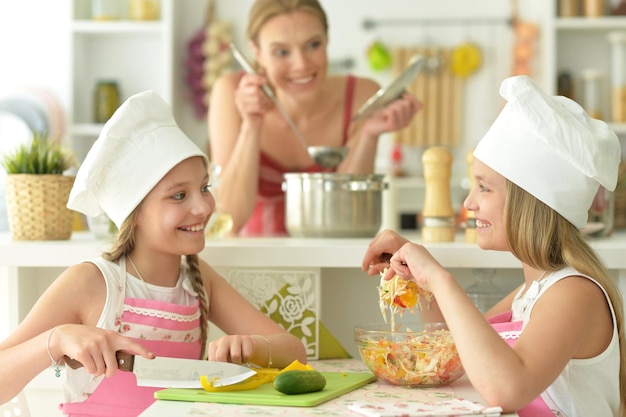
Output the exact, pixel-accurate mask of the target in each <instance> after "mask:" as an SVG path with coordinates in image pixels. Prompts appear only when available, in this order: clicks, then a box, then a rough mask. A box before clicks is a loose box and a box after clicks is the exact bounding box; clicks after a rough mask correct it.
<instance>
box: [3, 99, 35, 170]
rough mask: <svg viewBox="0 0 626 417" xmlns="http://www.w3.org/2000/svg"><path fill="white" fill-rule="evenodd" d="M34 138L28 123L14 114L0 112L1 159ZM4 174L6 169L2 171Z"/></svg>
mask: <svg viewBox="0 0 626 417" xmlns="http://www.w3.org/2000/svg"><path fill="white" fill-rule="evenodd" d="M32 138H33V131H32V130H31V128H30V126H28V124H26V122H25V121H24V120H23V119H22V118H20V117H19V116H16V115H15V114H13V113H9V112H5V111H0V157H2V156H3V155H6V154H7V153H9V152H13V151H15V149H16V148H17V147H18V146H19V145H21V144H23V143H28V142H29V141H30V140H31V139H32ZM2 174H4V169H2Z"/></svg>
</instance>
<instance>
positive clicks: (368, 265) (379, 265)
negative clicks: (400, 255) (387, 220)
mask: <svg viewBox="0 0 626 417" xmlns="http://www.w3.org/2000/svg"><path fill="white" fill-rule="evenodd" d="M407 242H408V240H407V239H405V238H403V237H402V236H400V235H399V234H398V233H396V232H394V231H392V230H383V231H382V232H380V233H378V234H377V235H376V237H374V239H372V241H371V242H370V244H369V246H368V247H367V251H366V252H365V256H363V263H362V264H361V268H362V269H363V271H367V273H368V275H370V276H373V275H377V274H379V273H380V272H381V271H383V270H384V269H385V268H388V267H389V260H390V259H391V255H393V254H394V253H395V252H396V251H397V250H398V249H400V248H401V247H402V245H404V244H405V243H407Z"/></svg>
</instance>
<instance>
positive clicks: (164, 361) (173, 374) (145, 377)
mask: <svg viewBox="0 0 626 417" xmlns="http://www.w3.org/2000/svg"><path fill="white" fill-rule="evenodd" d="M115 356H116V358H117V365H118V368H119V369H120V370H122V371H129V372H133V373H134V374H135V375H136V376H137V385H139V386H142V387H159V388H202V385H201V384H200V375H206V376H207V377H208V378H209V380H210V381H211V382H212V383H213V386H214V387H222V386H225V385H232V384H236V383H237V382H241V381H243V380H246V379H248V378H250V377H251V376H253V375H255V374H256V371H254V370H252V369H250V368H248V367H245V366H242V365H237V364H234V363H229V362H216V361H204V360H194V359H180V358H167V357H164V356H159V357H156V358H154V359H146V358H144V357H143V356H135V355H132V354H130V353H126V352H116V353H115ZM64 359H65V364H66V365H67V366H69V367H70V368H72V369H78V368H80V367H82V366H83V364H82V363H80V362H79V361H77V360H75V359H71V358H69V357H67V356H65V357H64Z"/></svg>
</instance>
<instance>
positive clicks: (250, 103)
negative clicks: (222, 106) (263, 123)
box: [235, 74, 272, 120]
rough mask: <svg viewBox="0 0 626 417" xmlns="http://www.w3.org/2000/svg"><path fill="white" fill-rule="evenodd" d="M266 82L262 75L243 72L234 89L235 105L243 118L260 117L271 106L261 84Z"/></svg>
mask: <svg viewBox="0 0 626 417" xmlns="http://www.w3.org/2000/svg"><path fill="white" fill-rule="evenodd" d="M266 83H267V79H266V78H265V76H263V75H258V74H244V75H243V76H242V77H241V80H240V81H239V85H238V86H237V89H236V90H235V105H236V106H237V110H239V114H240V115H241V117H242V118H243V119H247V120H250V119H255V118H256V119H262V117H263V116H264V115H265V113H267V111H268V110H269V109H270V108H271V107H272V101H271V100H270V98H269V97H268V96H267V95H266V94H265V93H264V92H263V90H262V89H261V86H262V85H264V84H266Z"/></svg>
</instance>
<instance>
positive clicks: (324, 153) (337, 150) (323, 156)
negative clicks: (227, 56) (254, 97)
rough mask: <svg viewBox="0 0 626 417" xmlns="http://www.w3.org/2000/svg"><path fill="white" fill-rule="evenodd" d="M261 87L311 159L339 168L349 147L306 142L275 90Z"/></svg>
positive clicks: (237, 54)
mask: <svg viewBox="0 0 626 417" xmlns="http://www.w3.org/2000/svg"><path fill="white" fill-rule="evenodd" d="M228 46H229V47H230V51H231V52H232V54H233V56H234V57H235V59H236V60H237V62H238V63H239V65H241V68H243V70H244V71H246V72H247V73H249V74H256V71H255V70H254V68H253V67H252V65H251V64H250V62H249V61H248V60H247V59H246V57H245V56H243V54H242V53H241V51H239V49H238V48H237V46H235V44H234V43H232V42H231V43H229V45H228ZM261 88H262V89H263V92H264V93H265V94H266V95H267V96H268V97H269V98H270V100H272V102H273V103H274V105H275V106H276V108H277V109H278V111H279V112H280V114H281V115H282V116H283V118H284V119H285V121H286V122H287V124H288V125H289V127H291V130H293V132H294V133H295V134H296V137H297V138H298V139H299V140H300V142H302V144H303V145H304V146H305V147H306V149H307V152H308V154H309V156H310V157H311V159H313V161H314V162H315V163H316V164H317V165H319V166H321V167H324V168H331V169H334V168H337V166H339V164H340V163H341V162H342V161H343V160H344V158H345V157H346V155H347V154H348V148H346V147H345V146H309V145H308V144H307V143H306V140H305V139H304V136H302V132H300V129H298V126H296V124H295V123H294V122H293V120H292V119H291V117H290V116H289V114H288V113H287V111H286V110H285V108H284V107H283V106H282V105H281V104H280V102H279V101H278V98H277V97H276V95H275V94H274V91H272V89H271V88H270V87H269V86H268V85H266V84H264V85H262V86H261Z"/></svg>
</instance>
